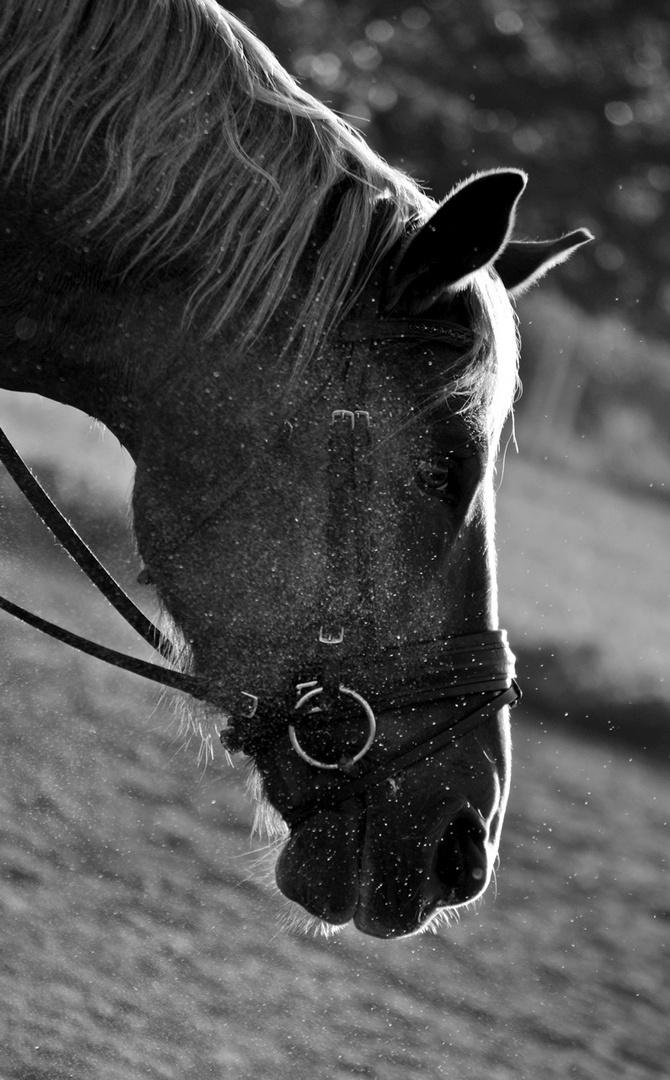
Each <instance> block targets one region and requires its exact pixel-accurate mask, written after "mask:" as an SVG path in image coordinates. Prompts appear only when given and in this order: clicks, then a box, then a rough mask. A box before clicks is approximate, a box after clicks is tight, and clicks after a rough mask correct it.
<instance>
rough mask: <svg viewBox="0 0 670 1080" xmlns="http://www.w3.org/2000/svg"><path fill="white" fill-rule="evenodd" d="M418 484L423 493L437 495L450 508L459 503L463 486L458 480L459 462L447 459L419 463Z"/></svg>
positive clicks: (434, 459)
mask: <svg viewBox="0 0 670 1080" xmlns="http://www.w3.org/2000/svg"><path fill="white" fill-rule="evenodd" d="M416 482H417V484H418V485H419V487H420V488H421V489H422V491H425V492H426V493H427V494H428V495H435V496H436V497H437V498H438V499H440V500H441V501H442V502H444V503H447V504H448V505H449V506H456V504H457V503H458V501H459V496H460V492H461V485H460V482H459V478H458V462H457V461H456V460H454V459H450V458H447V457H439V458H431V459H430V460H421V461H417V464H416Z"/></svg>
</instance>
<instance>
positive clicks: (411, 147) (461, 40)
mask: <svg viewBox="0 0 670 1080" xmlns="http://www.w3.org/2000/svg"><path fill="white" fill-rule="evenodd" d="M227 6H228V7H229V8H230V9H231V10H232V11H234V12H235V13H236V14H237V15H239V16H240V17H241V18H242V19H243V20H244V21H245V22H246V23H247V24H248V25H249V26H251V28H252V29H253V30H255V31H256V33H257V34H258V35H259V36H260V37H261V38H262V39H263V40H264V41H265V42H266V44H268V45H269V46H270V48H272V49H273V51H275V52H276V53H277V55H278V56H279V58H280V60H281V61H282V62H283V63H284V64H285V65H286V66H287V67H288V68H289V70H291V71H292V72H293V74H295V75H296V76H297V77H298V78H299V80H300V81H301V82H302V84H303V85H304V86H305V87H306V88H307V89H308V90H310V91H311V92H312V93H314V94H315V95H316V96H318V97H320V98H322V99H323V100H325V101H327V102H328V103H329V104H331V105H332V106H333V108H335V109H337V110H338V111H340V112H341V113H343V114H345V115H346V116H348V117H349V118H350V119H352V120H353V122H354V123H356V124H357V125H358V126H360V127H361V128H362V129H363V130H364V132H365V134H366V136H367V138H368V139H369V141H370V142H371V144H372V145H373V146H374V147H375V148H376V149H377V150H379V151H380V152H381V153H382V154H383V155H384V156H385V157H386V158H388V159H389V160H390V161H391V162H392V163H394V164H396V165H399V166H400V167H402V168H404V169H405V170H407V171H409V172H410V173H412V175H414V176H415V177H417V178H418V179H419V180H421V181H422V182H425V183H426V184H427V185H428V187H429V188H431V189H432V190H433V192H434V193H435V195H436V196H437V197H442V196H443V195H444V194H446V192H447V190H448V189H449V187H450V186H451V185H452V183H454V181H456V180H458V179H459V178H461V177H462V176H463V175H464V174H466V173H468V172H471V171H473V170H475V169H482V168H489V167H491V166H496V165H517V166H521V167H522V168H525V169H527V170H528V172H529V174H530V177H531V183H530V186H529V190H528V193H527V195H526V196H525V198H524V200H523V204H522V210H521V214H520V220H519V231H520V232H523V233H525V234H526V235H528V236H544V235H549V234H551V233H554V232H560V231H562V230H565V229H567V228H572V227H575V226H577V225H588V226H590V227H591V228H592V229H593V231H594V233H595V234H596V237H597V243H596V244H595V245H594V247H593V248H592V249H591V251H592V254H591V256H590V257H589V255H588V254H587V255H583V256H581V257H580V258H579V259H575V260H574V261H573V262H571V263H569V264H568V265H567V266H566V267H565V268H564V269H563V270H562V271H561V281H562V284H563V287H564V288H565V289H566V291H567V292H568V293H570V294H571V295H572V296H573V298H574V299H576V300H578V301H579V303H581V304H582V305H583V306H586V307H587V308H589V309H591V310H604V309H609V310H612V307H613V305H615V304H616V305H618V306H619V307H620V309H621V310H622V313H624V312H625V314H626V316H627V317H629V318H632V319H635V320H636V321H637V322H638V324H639V325H640V326H644V327H645V328H646V329H647V330H649V331H650V332H653V333H656V334H663V335H665V336H668V335H670V220H669V215H668V193H669V192H670V143H669V140H668V131H669V130H670V70H669V57H670V5H669V4H668V2H667V0H636V3H635V4H631V3H630V2H629V0H423V2H422V3H415V2H414V0H246V2H242V3H237V2H231V3H229V4H228V5H227Z"/></svg>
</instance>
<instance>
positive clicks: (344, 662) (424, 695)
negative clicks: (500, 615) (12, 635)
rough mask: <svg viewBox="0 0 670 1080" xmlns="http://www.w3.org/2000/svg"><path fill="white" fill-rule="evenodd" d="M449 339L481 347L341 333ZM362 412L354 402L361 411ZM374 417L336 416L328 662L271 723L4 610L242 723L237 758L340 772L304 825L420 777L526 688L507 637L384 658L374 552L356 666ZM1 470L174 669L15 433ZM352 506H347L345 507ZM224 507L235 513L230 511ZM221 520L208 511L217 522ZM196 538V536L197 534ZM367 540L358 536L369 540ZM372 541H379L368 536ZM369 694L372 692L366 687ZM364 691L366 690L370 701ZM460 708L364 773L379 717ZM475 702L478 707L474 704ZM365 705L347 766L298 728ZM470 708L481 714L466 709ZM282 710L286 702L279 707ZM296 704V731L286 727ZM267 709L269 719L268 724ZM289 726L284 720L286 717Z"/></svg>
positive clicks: (422, 329) (250, 696) (384, 329)
mask: <svg viewBox="0 0 670 1080" xmlns="http://www.w3.org/2000/svg"><path fill="white" fill-rule="evenodd" d="M427 337H439V339H440V340H441V341H445V340H446V341H447V342H448V343H451V345H452V346H453V347H454V348H456V349H459V348H461V349H462V348H463V347H464V346H465V345H466V344H468V343H469V342H471V340H472V338H471V335H470V334H469V333H468V331H466V330H465V329H462V328H455V327H453V326H450V325H448V324H445V323H435V322H431V323H428V322H420V321H418V320H399V319H398V320H396V319H393V320H386V321H380V320H366V321H363V322H358V323H353V324H348V325H347V326H346V329H345V332H344V333H343V334H342V335H341V338H340V340H341V342H342V343H345V344H351V343H354V344H361V343H364V342H365V343H367V342H370V341H380V340H384V339H398V338H409V339H411V338H414V339H422V340H424V341H425V339H426V338H427ZM349 404H350V403H349ZM370 429H371V418H370V415H369V413H367V412H366V411H365V410H364V409H360V408H356V407H347V408H341V409H337V410H335V411H333V412H332V415H331V418H330V436H329V510H328V521H327V526H326V537H327V543H328V570H327V574H326V579H327V580H326V582H325V586H324V590H323V603H322V610H323V621H322V625H321V627H320V631H319V641H318V650H319V660H318V663H317V665H316V670H315V671H314V672H313V673H314V674H315V675H317V678H313V679H311V680H310V681H307V682H302V683H299V684H297V687H296V694H297V699H296V701H295V702H292V703H283V705H284V707H283V708H280V709H279V710H277V709H274V710H273V716H272V717H264V716H263V715H262V714H263V712H264V706H265V705H266V704H267V703H265V702H260V701H259V698H258V696H257V695H256V694H254V693H253V692H251V691H248V690H236V689H231V688H229V687H226V686H224V685H222V684H221V682H219V681H217V680H215V679H211V678H207V677H205V676H201V675H194V674H189V673H187V672H182V671H179V670H177V668H176V667H165V666H163V665H161V664H156V663H152V662H150V661H146V660H140V659H138V658H136V657H132V656H129V655H127V654H125V653H121V652H118V651H116V650H114V649H110V648H107V647H106V646H103V645H99V644H97V643H96V642H93V641H90V640H89V639H88V638H84V637H81V636H80V635H78V634H75V633H73V632H71V631H69V630H66V629H64V628H63V627H61V626H58V625H56V624H55V623H52V622H50V621H49V620H47V619H43V618H41V617H40V616H38V615H35V614H33V613H32V612H30V611H28V610H26V609H25V608H23V607H20V606H19V605H17V604H14V603H12V602H11V601H9V600H7V599H5V598H4V597H0V609H2V610H4V611H7V612H8V613H9V614H11V615H13V616H15V617H16V618H18V619H20V620H22V621H23V622H25V623H27V624H28V625H30V626H32V627H34V628H36V629H38V630H41V631H42V632H43V633H46V634H48V635H50V636H51V637H53V638H56V639H57V640H59V641H62V642H65V643H66V644H68V645H71V646H73V647H74V648H77V649H78V650H80V651H82V652H85V653H87V654H89V655H91V656H94V657H96V658H97V659H100V660H104V661H105V662H106V663H108V664H112V665H114V666H115V667H119V668H122V669H124V670H126V671H130V672H132V673H134V674H137V675H141V676H142V677H143V678H146V679H150V680H152V681H153V682H157V683H160V684H162V685H165V686H168V687H171V688H173V689H176V690H180V691H182V692H184V693H187V694H189V695H191V696H192V697H195V698H198V699H200V700H202V701H205V702H209V703H211V704H213V705H215V706H216V707H217V708H218V709H221V710H223V711H224V712H225V713H227V714H228V716H229V718H230V721H229V725H228V727H226V728H225V729H224V730H223V732H222V733H221V741H222V743H223V744H224V746H226V747H227V748H228V749H229V750H231V751H238V750H241V751H243V752H245V753H246V754H249V755H255V754H257V753H262V752H264V751H265V750H267V748H268V746H271V745H272V744H274V743H275V742H276V741H277V740H278V739H279V738H281V737H282V736H283V735H285V734H286V733H287V729H288V735H289V739H290V741H291V744H292V745H293V748H294V750H295V751H296V753H297V754H298V755H299V756H300V757H301V758H302V759H303V760H304V761H306V762H307V763H308V764H309V765H311V766H312V767H314V768H318V769H323V770H332V771H334V772H337V773H338V774H339V777H338V782H337V783H334V784H330V785H328V787H327V788H326V789H324V790H322V791H320V792H319V793H318V794H317V796H316V797H315V798H313V799H311V800H309V802H307V803H303V804H301V805H300V806H297V807H293V808H292V809H291V810H290V811H289V812H288V813H284V814H283V816H284V817H285V818H286V820H287V821H288V823H289V825H291V826H292V825H294V824H296V823H298V822H299V821H301V820H303V819H304V818H306V817H308V816H309V814H311V813H313V812H314V810H316V809H319V808H321V807H324V806H333V805H337V804H338V803H341V802H343V801H345V800H346V799H348V798H351V797H352V796H354V795H357V794H360V793H361V792H363V791H364V790H365V789H366V788H369V787H371V786H374V785H376V784H378V783H380V782H381V781H382V780H384V779H386V778H389V777H391V776H393V775H394V774H397V773H399V772H401V771H402V770H404V769H407V768H409V767H410V766H411V765H413V764H414V763H416V762H417V761H419V760H422V759H424V758H426V757H429V756H431V755H433V754H435V753H437V752H438V751H439V750H441V749H442V748H444V747H445V746H447V745H449V744H450V743H451V742H453V741H454V740H456V739H459V738H461V737H462V736H464V735H465V734H467V733H469V732H471V731H473V730H474V729H475V728H477V727H479V726H480V725H481V724H483V723H485V722H487V721H488V720H490V719H493V718H494V717H495V716H496V715H497V713H498V712H499V711H500V710H501V709H502V708H504V707H505V706H509V705H513V704H515V703H516V702H517V701H518V699H519V697H520V690H519V688H518V685H517V683H516V681H515V670H514V656H513V654H512V652H511V651H510V649H509V646H508V643H507V635H506V633H505V631H504V630H486V631H483V632H481V633H476V634H467V635H462V636H455V637H453V636H452V637H446V638H443V639H437V640H432V641H426V642H414V643H411V644H403V645H402V646H398V647H397V648H388V647H385V648H381V647H379V646H378V645H377V643H376V642H375V641H374V633H375V627H374V617H373V606H374V598H373V576H372V572H371V567H370V546H369V543H368V544H367V546H365V545H364V547H365V550H361V545H360V544H359V548H358V551H357V555H356V559H357V562H358V567H357V569H358V575H359V579H360V586H359V588H360V605H359V608H358V609H357V618H359V617H361V616H360V613H361V612H363V613H364V614H363V615H362V618H363V619H364V622H365V624H366V625H365V630H366V634H369V636H371V638H372V642H373V644H372V647H371V648H369V649H368V650H367V651H366V654H365V656H360V657H356V656H353V657H352V656H351V655H350V654H348V653H347V651H346V648H345V647H343V646H344V640H345V623H346V611H344V610H343V609H342V600H341V595H342V590H338V581H339V580H340V578H341V574H342V567H343V564H344V562H345V561H346V559H347V556H348V553H349V551H350V549H349V547H348V535H349V533H350V531H351V530H350V525H351V518H352V516H353V518H356V517H360V515H361V512H362V510H361V499H362V497H363V499H364V496H365V494H366V493H367V490H368V486H369V476H366V470H367V469H368V468H369V460H370V453H369V439H370ZM0 461H2V463H3V464H4V466H5V467H6V469H7V470H8V472H9V473H10V475H11V476H12V478H13V479H14V481H15V482H16V484H17V485H18V487H19V488H20V490H21V491H22V493H23V494H24V495H25V496H26V498H27V499H28V501H29V502H30V504H31V506H32V507H33V509H34V510H35V511H36V512H37V514H38V515H39V516H40V517H41V519H42V521H43V522H44V523H45V524H46V525H47V526H48V527H49V529H50V530H51V531H52V532H53V534H54V535H55V536H56V537H57V539H58V540H59V541H60V543H61V544H62V545H63V547H64V548H65V549H66V551H67V552H68V553H69V554H70V555H71V556H72V558H73V559H74V560H75V561H76V562H77V564H78V565H79V566H80V568H81V569H82V570H83V571H84V573H85V574H86V575H87V577H88V578H89V579H90V580H91V581H92V582H93V584H94V585H95V586H96V587H97V588H98V590H99V591H100V592H101V593H102V594H103V595H104V596H105V597H106V599H107V600H108V601H109V603H110V604H111V605H112V606H113V607H114V608H115V609H116V611H117V612H118V613H119V614H120V615H121V616H122V617H123V618H124V619H125V620H126V622H128V623H129V624H130V626H132V627H133V629H134V630H135V631H136V632H137V633H138V634H139V635H140V636H141V637H142V638H144V640H145V641H146V642H148V644H149V645H151V647H152V648H153V649H155V650H156V651H157V652H158V653H159V654H160V655H161V656H162V657H163V658H164V660H166V661H168V662H172V663H174V662H175V659H176V658H175V655H174V650H173V646H172V644H171V642H170V641H169V640H168V639H167V638H166V637H165V636H164V635H163V634H162V633H161V631H160V630H159V629H158V627H156V626H155V625H154V623H153V622H151V620H150V619H148V618H147V617H146V615H145V614H144V613H143V612H142V611H141V610H140V609H139V608H138V607H137V606H136V604H135V603H134V602H133V601H132V600H131V598H130V597H129V596H128V595H127V593H126V592H125V590H124V589H123V588H122V587H121V586H120V585H119V583H118V582H117V581H116V580H115V579H114V578H113V577H112V575H111V574H110V573H109V572H108V571H107V570H106V569H105V567H104V566H103V565H102V564H101V563H100V562H99V560H98V559H97V557H96V556H95V555H94V553H93V552H92V551H91V549H90V548H89V547H88V546H87V544H86V543H85V542H84V541H83V540H82V539H81V537H80V536H79V535H78V533H77V532H76V530H75V529H74V528H73V527H72V525H71V524H70V523H69V522H68V521H67V519H66V518H65V517H64V516H63V515H62V514H61V512H60V511H59V510H58V508H57V507H56V506H55V504H54V503H53V501H52V500H51V499H50V497H49V496H48V495H47V493H46V492H45V491H44V489H43V488H42V487H41V485H40V484H39V483H38V481H37V480H36V479H35V477H34V476H33V475H32V473H31V471H30V470H29V469H28V467H27V466H26V464H25V463H24V461H23V460H22V458H21V457H20V455H19V454H18V453H17V451H16V450H15V449H14V447H13V446H12V444H11V443H10V441H9V439H8V438H7V436H6V435H5V433H4V432H3V431H2V430H1V429H0ZM344 504H346V505H344ZM222 505H223V504H222ZM215 512H216V508H214V511H209V512H208V515H207V517H208V519H209V518H210V517H211V516H212V514H213V513H215ZM193 531H195V529H193V528H191V529H189V535H190V534H191V533H192V532H193ZM357 532H358V531H357ZM368 539H369V538H368ZM361 688H362V689H361ZM363 691H364V692H363ZM445 699H451V700H452V701H453V704H454V709H455V712H456V716H455V718H453V717H452V718H451V719H450V721H449V722H447V723H445V724H440V725H439V726H438V727H437V728H434V729H433V731H432V732H431V733H429V734H427V735H426V736H425V737H424V738H422V739H421V740H419V741H418V742H417V741H415V742H413V743H411V744H410V746H409V747H408V748H406V749H404V750H401V751H400V752H399V753H397V754H396V755H395V756H391V757H388V758H386V759H385V760H384V761H382V762H381V763H379V764H377V765H375V766H373V767H372V768H370V769H368V770H367V771H363V769H362V767H361V766H360V764H359V763H360V761H361V760H362V759H363V758H364V757H365V755H366V754H367V752H368V751H369V749H370V747H371V746H372V744H373V742H374V740H375V734H376V717H377V716H379V715H380V714H382V713H386V712H389V711H391V710H394V709H399V708H408V707H411V706H415V705H421V704H426V703H430V702H436V701H442V700H445ZM473 699H474V707H472V706H473ZM336 701H338V704H341V702H342V701H346V703H347V704H351V703H352V702H355V703H356V704H357V705H358V706H359V707H360V708H361V710H362V712H363V716H364V718H365V721H366V726H367V734H366V736H365V738H364V740H363V744H362V746H359V747H358V748H357V749H356V751H355V752H354V753H351V754H349V755H344V756H343V757H341V758H340V760H339V761H336V762H329V761H321V760H319V759H318V758H316V757H313V756H312V755H310V754H309V753H307V751H306V750H304V748H303V746H302V744H301V742H300V739H299V736H298V734H297V732H296V728H297V725H298V721H299V720H302V719H303V718H304V717H308V716H309V715H311V714H318V713H322V712H323V711H324V710H325V711H328V710H329V709H330V708H331V707H332V705H333V703H334V702H336ZM464 701H465V702H470V706H471V707H468V705H467V704H466V705H463V704H462V703H463V702H464ZM270 704H271V705H273V706H274V705H275V704H276V703H270ZM287 706H288V710H289V715H290V716H291V717H292V720H291V721H287V720H286V715H287V712H286V709H287ZM259 707H260V715H259ZM277 713H279V715H280V719H279V720H277V718H276V714H277Z"/></svg>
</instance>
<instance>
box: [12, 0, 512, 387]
mask: <svg viewBox="0 0 670 1080" xmlns="http://www.w3.org/2000/svg"><path fill="white" fill-rule="evenodd" d="M0 101H2V103H3V106H4V111H5V123H4V131H2V136H1V138H2V145H0V167H1V166H4V170H5V175H6V176H7V177H8V179H9V181H11V179H12V178H13V177H17V178H19V179H20V182H21V183H22V184H23V185H24V186H27V187H28V188H29V189H30V188H31V187H32V189H33V190H35V191H37V192H38V194H39V193H42V194H43V193H44V192H45V191H46V192H47V193H50V198H51V202H52V204H53V205H52V206H51V207H50V215H49V216H50V220H51V221H52V222H53V226H52V227H54V228H55V229H56V231H57V235H58V236H59V237H60V238H61V240H63V239H64V238H67V240H66V242H67V243H69V244H71V245H72V244H74V245H76V244H79V245H80V246H81V247H83V248H85V250H86V251H87V252H90V253H91V254H90V255H89V256H88V257H89V258H90V257H93V258H97V259H98V260H99V261H101V262H104V265H105V271H106V272H107V273H111V274H113V275H116V276H118V277H119V278H120V279H123V278H126V277H128V276H129V275H130V274H132V275H133V276H134V277H136V278H142V277H143V278H145V279H147V278H151V277H152V275H159V276H164V275H166V274H169V273H170V271H171V270H173V271H174V272H175V273H176V274H178V275H179V276H180V281H182V282H185V283H186V301H185V311H184V318H185V322H186V323H189V322H190V321H192V319H193V316H194V315H195V313H196V312H198V311H199V310H202V311H203V312H204V313H205V314H204V318H203V323H204V326H205V334H206V335H208V336H212V335H215V334H216V333H218V332H219V331H220V330H221V329H222V328H223V326H224V325H227V326H228V327H229V328H230V327H233V328H235V332H236V333H237V345H238V347H239V348H244V347H245V346H247V345H248V344H250V342H251V341H252V340H253V339H255V338H257V337H259V336H260V335H261V334H262V333H263V331H264V330H266V329H267V328H268V325H269V323H270V321H271V320H272V318H273V316H275V315H276V313H277V312H278V311H280V310H281V308H282V304H287V305H290V306H291V311H290V319H291V325H293V326H294V327H295V329H294V331H293V338H294V339H295V340H296V341H297V349H298V363H300V362H301V361H304V360H306V359H307V358H309V356H310V355H312V354H313V353H314V352H315V350H316V348H317V347H318V345H319V343H320V342H321V341H322V340H323V338H324V336H325V335H326V334H327V333H328V331H329V330H330V329H332V327H333V326H334V325H335V323H336V322H337V321H339V319H341V318H342V316H343V315H344V314H346V311H347V310H348V309H349V308H350V307H351V306H352V304H353V303H354V302H355V300H356V298H357V296H359V295H360V294H361V292H362V291H363V290H364V288H365V285H366V283H367V282H368V281H369V279H370V276H371V275H372V273H373V272H374V269H375V267H376V266H377V265H378V264H379V262H380V261H381V260H382V259H383V258H384V256H385V255H386V254H387V253H388V252H389V251H390V250H391V248H392V247H393V245H394V244H395V243H396V242H397V241H398V239H399V238H400V237H401V236H402V235H403V234H404V233H405V232H406V231H407V229H408V228H409V227H410V226H411V225H413V224H417V223H420V222H422V221H425V220H426V219H427V218H428V217H429V216H430V215H431V214H432V213H433V212H434V210H435V208H436V203H435V202H434V201H433V200H432V199H430V198H429V197H428V196H427V195H426V194H425V193H424V192H423V191H422V190H421V188H420V187H419V186H418V185H417V184H416V183H415V182H414V181H413V180H412V179H411V178H409V177H408V176H406V175H405V174H403V173H402V172H400V171H399V170H397V169H395V168H392V167H391V166H390V165H388V164H387V163H386V162H385V161H384V160H383V159H382V158H381V157H379V156H378V155H377V154H376V153H375V152H374V151H373V150H371V149H370V148H369V147H368V145H367V144H366V143H365V141H364V140H363V139H362V138H361V136H360V135H359V134H358V132H357V131H355V129H353V128H352V127H351V126H350V125H349V124H347V123H346V122H345V121H344V120H343V119H341V118H340V117H338V116H337V115H336V114H335V113H334V112H333V111H332V110H330V109H329V108H327V107H326V106H325V105H323V104H322V103H321V102H319V101H318V100H317V99H315V98H313V97H311V96H310V95H309V94H307V93H306V92H305V91H303V90H302V89H301V88H300V87H299V86H298V84H297V83H296V82H295V80H294V79H293V78H292V77H291V76H290V75H289V74H288V73H287V72H286V71H285V70H284V69H283V68H282V67H281V65H280V64H279V63H278V61H277V60H276V59H275V57H274V56H273V55H272V53H271V52H270V51H269V50H268V49H267V48H266V47H265V46H264V45H263V44H262V43H261V42H260V41H259V40H258V39H257V38H256V37H255V36H254V35H253V34H252V33H251V32H250V31H249V30H248V29H247V28H246V27H245V26H244V25H243V23H241V22H240V21H239V20H238V19H237V18H235V16H233V15H231V14H230V13H229V12H227V11H225V10H224V9H223V8H221V7H220V6H219V5H218V4H217V3H216V2H215V0H142V2H141V3H138V2H137V0H114V2H113V3H96V2H92V0H49V2H48V3H44V2H43V0H4V2H3V5H2V10H1V11H0ZM47 197H49V194H48V195H47ZM317 233H318V236H319V239H318V242H316V241H315V240H314V237H315V234H317ZM306 257H307V258H306ZM303 260H305V262H308V267H307V271H308V272H307V273H306V274H305V279H306V288H305V289H304V290H302V292H303V295H302V296H301V297H300V299H299V301H298V302H297V307H296V301H295V299H294V298H292V296H291V290H290V286H291V283H292V279H294V275H295V273H296V271H297V270H298V269H299V267H300V265H301V262H303ZM484 276H487V277H488V275H487V274H486V273H485V275H484ZM490 292H491V279H490V278H489V280H488V282H484V284H483V290H481V289H479V288H478V286H477V284H476V283H475V287H474V293H475V294H476V295H477V299H478V301H479V302H478V303H477V304H476V306H477V308H478V313H479V319H478V322H479V323H480V326H481V337H482V339H483V338H484V337H486V338H487V339H488V342H489V344H490V343H491V342H492V341H494V342H495V339H496V337H497V336H499V335H498V334H497V332H496V333H494V332H493V331H494V330H495V322H496V319H495V318H492V317H491V316H490V313H489V308H490V303H489V300H488V299H487V295H486V294H487V293H490ZM499 307H501V305H499ZM507 337H508V338H509V333H508V334H507ZM468 366H469V369H470V370H469V373H468V374H469V378H467V379H466V380H465V384H463V385H461V386H460V388H459V396H461V397H465V396H467V395H468V394H470V395H474V398H477V397H479V398H480V399H481V397H482V394H484V390H485V386H486V384H488V389H489V391H490V389H491V387H490V379H491V371H490V369H489V370H486V371H484V370H479V371H478V370H477V369H478V367H479V365H472V364H470V365H468ZM462 370H463V367H462V366H461V371H462ZM472 380H475V381H478V382H479V386H475V385H473V381H472ZM508 404H509V403H508Z"/></svg>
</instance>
